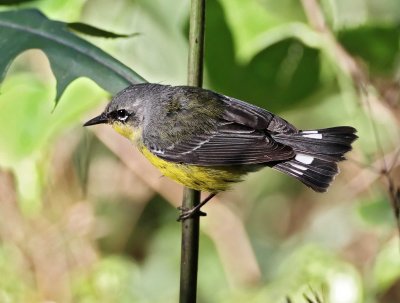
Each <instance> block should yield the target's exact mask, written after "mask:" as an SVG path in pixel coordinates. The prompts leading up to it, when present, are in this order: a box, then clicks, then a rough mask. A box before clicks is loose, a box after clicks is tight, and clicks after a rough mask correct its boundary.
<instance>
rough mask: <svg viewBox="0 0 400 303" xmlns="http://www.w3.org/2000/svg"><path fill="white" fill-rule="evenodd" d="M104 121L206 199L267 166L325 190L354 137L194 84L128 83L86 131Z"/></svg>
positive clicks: (346, 129) (349, 131)
mask: <svg viewBox="0 0 400 303" xmlns="http://www.w3.org/2000/svg"><path fill="white" fill-rule="evenodd" d="M96 124H109V125H111V126H112V128H113V129H114V130H115V131H117V132H118V133H119V134H121V135H122V136H124V137H126V138H128V139H129V140H130V141H131V142H132V143H133V144H134V145H135V146H137V148H138V149H139V151H140V152H141V153H142V154H143V155H144V156H145V157H146V158H147V159H148V160H149V161H150V162H151V163H152V164H153V165H154V166H155V167H157V168H158V169H159V170H160V171H161V173H162V174H163V175H164V176H167V177H169V178H171V179H173V180H175V181H176V182H178V183H180V184H182V185H184V186H186V187H188V188H191V189H195V190H199V191H205V192H209V193H210V194H209V196H208V197H207V198H206V199H205V200H204V201H202V202H201V203H200V204H199V205H197V206H196V207H194V208H192V209H190V210H184V211H183V212H182V213H181V216H180V218H179V219H180V220H185V219H187V218H190V217H192V216H194V215H195V214H199V215H204V213H203V212H201V211H200V208H201V207H202V206H203V205H204V204H206V203H207V202H208V201H209V200H211V199H212V198H213V197H214V196H215V195H216V194H217V193H219V192H222V191H226V190H228V189H230V188H231V187H232V185H233V184H235V183H237V182H240V181H242V180H243V178H244V176H245V175H246V174H248V173H250V172H254V171H257V170H259V169H262V168H264V167H269V168H272V169H275V170H277V171H280V172H282V173H284V174H286V175H289V176H291V177H294V178H295V179H297V180H299V181H300V182H302V183H303V184H304V185H306V186H307V187H309V188H311V189H312V190H314V191H316V192H325V191H326V190H327V189H328V187H329V186H330V184H331V183H332V181H333V179H334V178H335V176H336V175H337V174H338V173H339V168H338V162H339V161H342V160H344V159H345V158H344V154H345V153H347V152H348V151H350V150H351V149H352V143H353V142H354V140H356V139H357V138H358V137H357V135H356V132H357V131H356V129H355V128H354V127H351V126H336V127H329V128H322V129H312V130H299V129H298V128H296V127H295V126H294V125H292V124H291V123H289V122H288V121H286V120H284V119H283V118H281V117H279V116H278V115H275V114H273V113H271V112H269V111H267V110H265V109H263V108H260V107H258V106H255V105H253V104H250V103H247V102H245V101H242V100H239V99H236V98H233V97H229V96H225V95H223V94H220V93H217V92H214V91H212V90H208V89H204V88H200V87H193V86H172V85H164V84H158V83H140V84H132V85H130V86H128V87H127V88H125V89H123V90H122V91H120V92H119V93H117V94H116V95H115V96H114V97H113V98H112V99H111V101H110V102H109V104H108V105H107V106H106V108H105V110H104V111H103V112H102V113H101V114H100V115H98V116H96V117H94V118H93V119H90V120H89V121H87V122H86V123H85V124H84V126H91V125H96Z"/></svg>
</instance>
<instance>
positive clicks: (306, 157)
mask: <svg viewBox="0 0 400 303" xmlns="http://www.w3.org/2000/svg"><path fill="white" fill-rule="evenodd" d="M295 159H296V160H297V161H299V162H301V163H303V164H311V163H312V162H313V161H314V157H311V156H309V155H305V154H297V155H296V157H295Z"/></svg>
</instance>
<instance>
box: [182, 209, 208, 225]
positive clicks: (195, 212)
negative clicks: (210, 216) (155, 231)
mask: <svg viewBox="0 0 400 303" xmlns="http://www.w3.org/2000/svg"><path fill="white" fill-rule="evenodd" d="M178 209H179V210H180V211H181V214H180V215H179V217H178V219H177V220H176V221H178V222H182V221H185V220H187V219H190V218H193V217H195V216H199V217H205V216H207V214H206V213H205V212H203V211H201V210H200V209H196V208H192V209H186V208H184V207H178Z"/></svg>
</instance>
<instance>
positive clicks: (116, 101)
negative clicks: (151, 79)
mask: <svg viewBox="0 0 400 303" xmlns="http://www.w3.org/2000/svg"><path fill="white" fill-rule="evenodd" d="M168 87H169V86H165V85H160V84H152V83H143V84H134V85H131V86H128V87H127V88H125V89H124V90H122V91H121V92H119V93H118V94H117V95H115V96H114V97H113V98H112V100H111V102H110V103H109V104H108V105H107V107H106V109H105V110H104V112H103V113H102V114H100V115H99V116H97V117H95V118H93V119H91V120H89V121H87V122H86V123H85V124H84V125H83V126H90V125H95V124H102V123H107V124H114V123H116V122H119V123H123V124H128V125H130V126H132V127H137V126H138V125H139V123H140V122H142V121H143V120H144V118H145V113H146V110H147V108H148V107H151V106H152V104H154V103H156V104H157V102H151V101H152V100H151V99H153V100H154V99H157V95H159V94H160V93H162V92H163V91H164V90H165V88H168Z"/></svg>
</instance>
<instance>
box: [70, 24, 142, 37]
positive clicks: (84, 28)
mask: <svg viewBox="0 0 400 303" xmlns="http://www.w3.org/2000/svg"><path fill="white" fill-rule="evenodd" d="M67 26H68V28H70V29H72V30H73V31H76V32H79V33H82V34H85V35H89V36H93V37H102V38H130V37H134V36H137V35H139V33H133V34H117V33H113V32H109V31H106V30H103V29H100V28H97V27H94V26H92V25H89V24H86V23H81V22H71V23H67Z"/></svg>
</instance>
